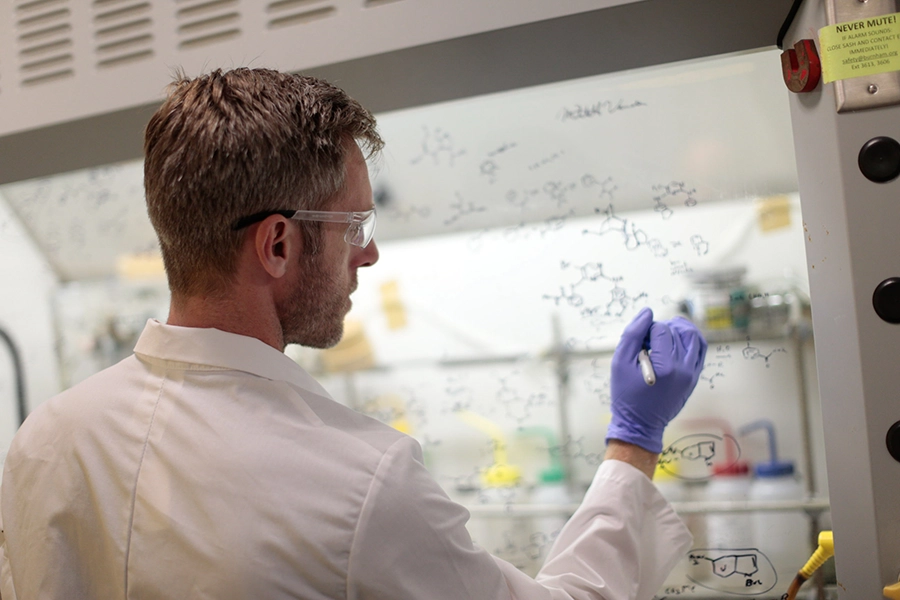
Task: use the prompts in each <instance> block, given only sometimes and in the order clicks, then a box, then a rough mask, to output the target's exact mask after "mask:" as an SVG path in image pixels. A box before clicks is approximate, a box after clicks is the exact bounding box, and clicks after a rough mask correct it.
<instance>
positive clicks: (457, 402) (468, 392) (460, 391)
mask: <svg viewBox="0 0 900 600" xmlns="http://www.w3.org/2000/svg"><path fill="white" fill-rule="evenodd" d="M444 394H445V396H446V401H445V402H444V405H443V407H442V409H441V412H442V413H456V412H460V411H463V410H471V408H472V405H473V404H474V403H475V393H474V391H473V390H472V388H471V387H469V386H468V385H467V384H466V383H464V382H463V381H462V380H461V379H460V378H459V377H457V376H448V377H447V380H446V383H445V384H444Z"/></svg>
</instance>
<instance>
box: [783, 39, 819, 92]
mask: <svg viewBox="0 0 900 600" xmlns="http://www.w3.org/2000/svg"><path fill="white" fill-rule="evenodd" d="M781 74H782V75H783V76H784V83H785V85H787V88H788V89H789V90H791V91H792V92H795V93H798V94H799V93H802V92H811V91H813V90H814V89H816V86H817V85H819V78H820V77H821V75H822V62H821V61H820V60H819V53H818V52H817V51H816V43H815V42H814V41H813V40H800V41H799V42H797V43H796V44H794V47H793V48H788V49H787V50H785V51H784V52H782V53H781Z"/></svg>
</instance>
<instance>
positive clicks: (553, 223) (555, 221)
mask: <svg viewBox="0 0 900 600" xmlns="http://www.w3.org/2000/svg"><path fill="white" fill-rule="evenodd" d="M573 216H575V210H574V209H570V210H569V212H568V213H566V214H564V215H556V216H553V217H548V218H547V219H545V220H544V222H543V223H540V224H538V225H537V229H538V231H539V232H540V234H541V237H544V236H545V235H546V234H548V233H550V232H551V231H559V230H560V229H562V228H563V226H565V224H566V221H567V220H568V219H569V218H570V217H573Z"/></svg>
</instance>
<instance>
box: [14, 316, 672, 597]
mask: <svg viewBox="0 0 900 600" xmlns="http://www.w3.org/2000/svg"><path fill="white" fill-rule="evenodd" d="M0 502H2V508H0V514H2V521H3V530H4V535H5V540H4V542H3V544H2V547H0V552H2V556H0V590H2V597H3V600H11V599H14V598H16V595H18V598H19V599H21V600H31V599H37V598H41V599H54V600H56V599H59V600H77V599H86V600H87V599H90V600H99V599H105V598H127V599H136V600H137V599H140V600H152V599H160V600H161V599H174V598H178V599H179V600H182V599H185V600H186V599H193V598H198V599H199V598H204V599H206V598H208V599H215V600H229V599H251V598H252V599H266V600H277V599H281V598H303V599H305V600H320V599H321V600H325V599H338V598H340V599H344V598H347V599H359V600H369V599H384V600H412V599H417V600H469V599H471V600H493V599H497V600H500V599H511V598H515V599H518V600H539V599H540V600H551V599H552V600H563V599H566V600H570V599H581V600H587V599H588V598H592V599H596V598H605V599H608V600H619V599H622V600H624V599H626V598H643V599H647V598H651V597H652V596H653V594H654V593H655V592H656V591H657V588H658V587H659V586H660V585H661V583H662V581H663V579H664V577H665V576H666V574H667V573H668V571H669V570H670V569H671V567H672V566H673V565H674V563H675V561H676V560H677V559H678V558H679V557H680V556H681V555H682V554H683V553H684V552H685V551H686V550H687V549H688V546H689V544H690V535H689V534H688V532H687V530H686V529H685V528H684V526H683V524H682V523H681V521H680V520H679V519H678V517H677V516H676V515H675V513H674V512H673V511H672V509H671V508H670V507H669V506H668V504H667V503H666V501H665V500H664V499H663V498H662V496H660V494H659V493H658V492H657V491H656V489H655V487H654V486H653V484H652V483H651V482H650V481H649V480H648V479H647V478H646V477H645V476H644V475H643V474H641V473H640V472H639V471H638V470H636V469H634V468H633V467H631V466H630V465H627V464H625V463H622V462H617V461H606V462H604V463H603V464H602V465H601V467H600V469H599V470H598V473H597V476H596V479H595V481H594V483H593V485H592V486H591V489H590V490H589V491H588V493H587V495H586V497H585V499H584V503H583V505H582V506H581V508H580V509H579V510H578V511H577V513H576V514H575V515H574V517H573V518H572V519H571V521H570V522H569V524H568V525H567V526H566V527H565V528H564V530H563V531H562V532H561V534H560V536H559V539H558V540H557V542H556V543H555V545H554V547H553V549H552V551H551V552H550V556H549V559H548V562H547V564H546V566H545V567H544V568H543V570H542V571H541V572H540V573H539V575H538V576H537V578H536V579H532V578H530V577H528V576H526V575H524V574H523V573H521V572H520V571H518V570H516V569H515V568H514V567H513V566H511V565H510V564H508V563H506V562H504V561H502V560H500V559H497V558H494V557H492V556H490V555H489V554H488V553H487V552H485V551H484V550H483V549H481V548H479V547H477V546H474V545H473V544H472V541H471V539H470V537H469V534H468V533H467V531H466V521H467V520H468V517H469V514H468V512H467V511H466V509H465V508H464V507H462V506H460V505H458V504H456V503H454V502H452V501H451V500H450V499H449V498H448V497H447V496H446V494H445V493H444V492H443V490H442V489H441V488H440V487H439V486H438V484H437V483H436V482H435V481H434V480H433V479H432V478H431V476H430V475H429V474H428V472H427V471H426V469H425V467H424V466H423V463H422V456H421V449H420V447H419V445H418V444H417V443H416V441H415V440H413V439H412V438H410V437H408V436H406V435H404V434H401V433H399V432H397V431H395V430H393V429H391V428H390V427H387V426H385V425H383V424H381V423H379V422H377V421H375V420H373V419H370V418H368V417H366V416H363V415H360V414H357V413H355V412H353V411H352V410H350V409H348V408H346V407H344V406H342V405H340V404H338V403H336V402H335V401H334V400H332V399H331V398H330V397H329V395H328V393H327V392H326V391H325V390H324V389H323V388H322V387H321V386H320V385H319V384H318V383H317V382H316V381H315V380H313V379H312V377H310V376H309V375H308V374H307V373H306V372H305V371H303V369H301V368H300V367H299V366H298V365H297V364H295V363H294V362H293V361H291V360H290V359H289V358H288V357H286V356H285V355H284V354H283V353H281V352H278V351H277V350H275V349H273V348H271V347H269V346H267V345H265V344H263V343H262V342H260V341H259V340H256V339H253V338H248V337H244V336H239V335H234V334H230V333H225V332H222V331H218V330H214V329H190V328H181V327H173V326H169V325H164V324H161V323H158V322H156V321H150V322H148V324H147V326H146V329H145V330H144V332H143V334H142V335H141V337H140V339H139V340H138V343H137V346H136V347H135V355H134V356H132V357H130V358H127V359H125V360H123V361H122V362H120V363H119V364H117V365H115V366H113V367H111V368H109V369H107V370H105V371H103V372H101V373H98V374H97V375H95V376H93V377H91V378H89V379H88V380H86V381H84V382H82V383H80V384H78V385H76V386H74V387H73V388H72V389H70V390H68V391H66V392H64V393H62V394H60V395H59V396H57V397H55V398H53V399H51V400H49V401H47V402H46V403H44V404H43V405H41V406H40V407H39V408H38V409H37V410H35V411H34V413H32V414H31V415H30V416H29V417H28V419H27V420H26V422H25V424H24V425H23V426H22V428H21V429H20V431H19V433H18V434H17V435H16V437H15V439H14V441H13V443H12V446H11V447H10V450H9V454H8V456H7V459H6V464H5V467H4V473H3V483H2V492H0Z"/></svg>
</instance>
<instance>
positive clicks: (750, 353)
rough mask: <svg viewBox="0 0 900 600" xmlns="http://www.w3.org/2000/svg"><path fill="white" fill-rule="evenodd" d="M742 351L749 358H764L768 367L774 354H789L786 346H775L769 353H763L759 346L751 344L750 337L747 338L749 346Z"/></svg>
mask: <svg viewBox="0 0 900 600" xmlns="http://www.w3.org/2000/svg"><path fill="white" fill-rule="evenodd" d="M741 352H742V354H743V355H744V358H745V359H747V360H756V359H759V358H761V359H763V361H765V363H766V368H767V369H768V368H769V367H770V366H771V365H770V364H769V359H770V358H772V356H773V355H774V354H778V353H785V354H787V350H786V349H784V348H775V349H773V350H772V351H770V352H769V353H768V354H763V353H762V351H761V350H760V349H759V348H757V347H755V346H751V345H750V338H749V337H748V338H747V347H746V348H744V349H743V350H742V351H741Z"/></svg>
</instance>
